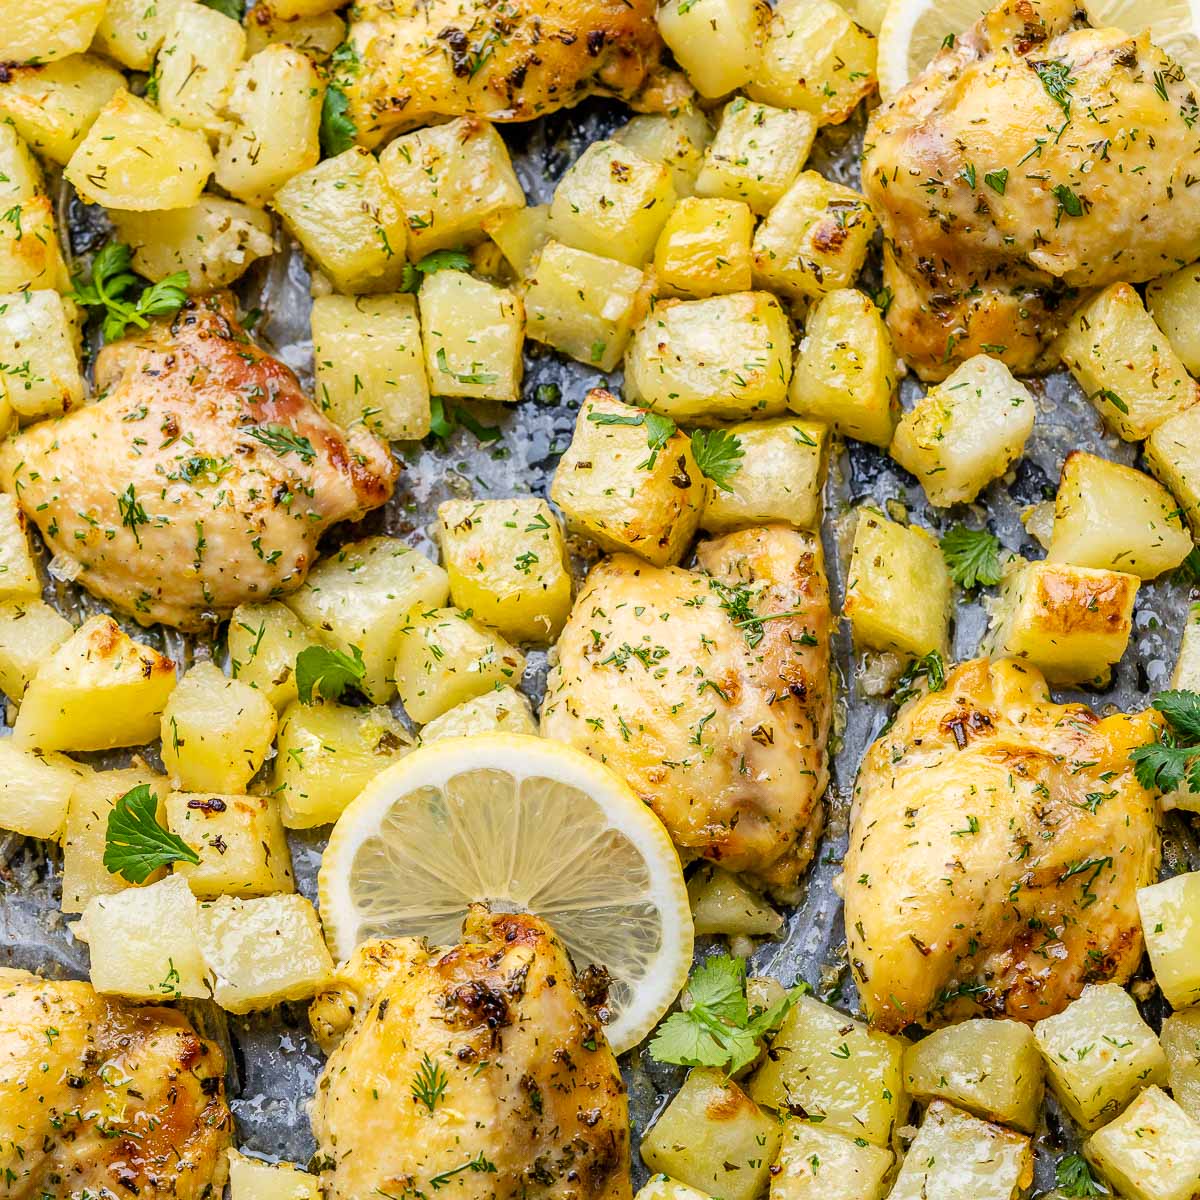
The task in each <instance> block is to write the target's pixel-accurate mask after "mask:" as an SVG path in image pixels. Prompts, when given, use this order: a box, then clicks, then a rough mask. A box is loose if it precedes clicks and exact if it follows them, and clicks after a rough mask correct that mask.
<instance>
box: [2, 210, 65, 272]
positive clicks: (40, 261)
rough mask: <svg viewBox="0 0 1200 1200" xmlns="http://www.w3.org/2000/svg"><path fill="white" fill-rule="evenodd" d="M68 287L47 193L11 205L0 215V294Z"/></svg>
mask: <svg viewBox="0 0 1200 1200" xmlns="http://www.w3.org/2000/svg"><path fill="white" fill-rule="evenodd" d="M70 286H71V280H70V277H69V276H68V274H67V264H66V263H65V262H64V261H63V255H62V247H61V246H59V244H58V231H57V230H56V228H55V225H54V206H53V202H52V201H51V199H50V197H49V196H33V197H31V198H30V199H28V200H22V201H21V203H20V204H14V205H12V206H11V207H10V208H8V209H7V210H6V211H5V212H4V214H3V216H2V217H0V293H3V292H24V291H30V290H34V289H38V288H53V289H54V290H55V291H58V292H65V291H66V290H67V289H68V288H69V287H70Z"/></svg>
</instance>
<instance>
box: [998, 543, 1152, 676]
mask: <svg viewBox="0 0 1200 1200" xmlns="http://www.w3.org/2000/svg"><path fill="white" fill-rule="evenodd" d="M1140 582H1141V581H1140V580H1139V579H1138V577H1137V576H1136V575H1128V574H1126V573H1125V572H1123V571H1099V570H1096V569H1094V568H1092V567H1074V566H1068V565H1067V564H1066V563H1050V562H1031V563H1025V564H1023V565H1021V564H1020V563H1017V564H1014V565H1013V566H1012V567H1010V568H1009V569H1008V570H1006V572H1005V575H1004V582H1003V586H1002V588H1001V593H1000V604H999V606H998V607H997V610H996V612H995V614H994V615H993V618H992V619H993V625H992V632H991V635H990V638H989V641H988V646H989V651H988V652H989V653H990V654H991V655H992V657H993V658H1001V657H1013V658H1027V659H1029V661H1030V662H1032V663H1033V665H1034V666H1035V667H1037V668H1038V670H1040V671H1041V672H1042V674H1043V675H1045V677H1046V678H1047V679H1048V680H1049V681H1050V682H1051V683H1061V684H1069V683H1092V682H1094V681H1103V680H1105V679H1107V677H1108V674H1109V669H1110V668H1111V666H1112V664H1113V663H1116V662H1119V661H1120V659H1121V656H1122V655H1123V654H1124V653H1125V647H1126V646H1127V645H1128V644H1129V635H1130V633H1131V632H1132V630H1133V602H1134V599H1135V598H1136V596H1137V590H1138V584H1139V583H1140Z"/></svg>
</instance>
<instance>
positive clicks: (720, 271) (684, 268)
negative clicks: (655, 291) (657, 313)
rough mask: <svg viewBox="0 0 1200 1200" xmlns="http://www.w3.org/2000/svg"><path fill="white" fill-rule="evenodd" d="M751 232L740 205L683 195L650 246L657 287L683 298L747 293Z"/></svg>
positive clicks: (750, 216) (745, 210)
mask: <svg viewBox="0 0 1200 1200" xmlns="http://www.w3.org/2000/svg"><path fill="white" fill-rule="evenodd" d="M753 232H754V216H753V214H752V213H751V212H750V209H749V207H748V206H747V205H746V204H744V203H742V201H740V200H719V199H710V198H703V197H699V196H687V197H685V198H684V199H682V200H680V201H679V203H678V204H676V205H675V207H674V208H673V209H672V210H671V215H670V216H669V217H668V218H667V223H666V224H665V225H664V226H663V231H662V233H660V234H659V235H658V243H657V244H656V245H655V247H654V272H655V274H656V275H657V276H658V281H659V283H660V284H661V285H662V286H663V289H664V290H665V291H668V292H675V293H679V294H680V295H684V296H712V295H715V294H716V293H718V292H745V291H749V290H750V238H751V235H752V234H753Z"/></svg>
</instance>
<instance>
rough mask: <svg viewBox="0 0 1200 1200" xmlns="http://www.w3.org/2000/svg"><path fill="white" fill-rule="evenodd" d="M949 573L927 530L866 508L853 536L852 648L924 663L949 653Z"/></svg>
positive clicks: (849, 588) (846, 608) (847, 608)
mask: <svg viewBox="0 0 1200 1200" xmlns="http://www.w3.org/2000/svg"><path fill="white" fill-rule="evenodd" d="M950 594H951V580H950V572H949V570H948V569H947V567H946V561H945V559H944V558H943V557H942V550H941V547H940V546H939V545H938V543H937V541H936V540H935V539H934V537H933V536H932V535H931V534H930V533H929V532H928V531H927V530H925V529H920V528H918V527H917V526H916V525H899V524H897V523H896V522H895V521H889V520H888V519H887V518H886V517H885V516H884V515H883V514H882V513H880V512H879V511H878V510H877V509H872V508H864V509H863V510H862V511H861V512H860V513H859V516H858V525H857V526H856V527H855V530H854V547H853V549H852V551H851V553H850V571H849V575H848V582H847V584H846V600H845V603H844V604H843V606H842V611H843V612H844V613H845V615H846V616H847V617H848V618H849V619H850V628H851V630H852V631H853V633H854V643H855V645H856V646H859V647H864V646H865V647H867V648H868V649H871V650H895V651H897V652H898V653H900V654H909V655H912V656H913V657H914V658H920V657H922V656H923V655H926V654H929V653H931V652H932V651H934V650H936V651H937V652H938V653H939V654H942V655H945V654H946V653H947V652H948V649H949V636H948V635H949V625H950Z"/></svg>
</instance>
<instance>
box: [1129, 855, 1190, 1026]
mask: <svg viewBox="0 0 1200 1200" xmlns="http://www.w3.org/2000/svg"><path fill="white" fill-rule="evenodd" d="M1137 903H1138V912H1139V913H1140V914H1141V917H1142V933H1143V934H1144V935H1145V938H1146V950H1147V951H1148V952H1149V954H1150V965H1151V966H1152V967H1153V968H1154V978H1155V980H1156V981H1157V983H1158V986H1159V987H1160V988H1161V989H1162V994H1163V995H1164V996H1166V998H1167V1001H1168V1002H1169V1003H1170V1005H1171V1007H1172V1008H1188V1007H1189V1006H1190V1005H1193V1004H1195V1003H1196V1002H1197V1001H1198V1000H1200V871H1191V872H1188V873H1187V874H1184V875H1175V876H1173V877H1172V878H1171V879H1164V880H1163V881H1162V882H1161V883H1155V884H1152V885H1151V886H1150V887H1144V888H1139V889H1138V894H1137Z"/></svg>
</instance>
